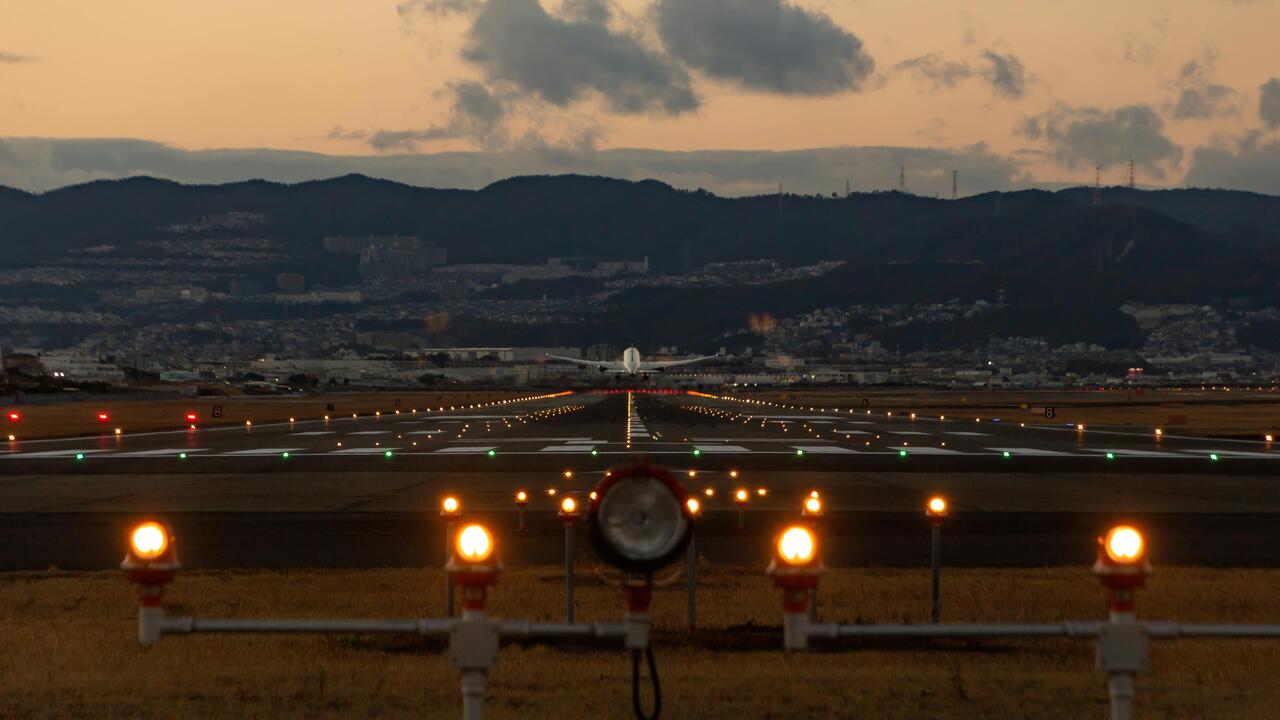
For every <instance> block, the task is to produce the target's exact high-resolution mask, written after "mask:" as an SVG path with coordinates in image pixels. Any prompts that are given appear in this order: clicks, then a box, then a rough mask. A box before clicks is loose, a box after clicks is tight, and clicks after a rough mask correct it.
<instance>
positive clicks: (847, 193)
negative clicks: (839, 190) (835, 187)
mask: <svg viewBox="0 0 1280 720" xmlns="http://www.w3.org/2000/svg"><path fill="white" fill-rule="evenodd" d="M851 195H853V188H852V187H850V184H849V178H845V179H844V196H845V197H846V198H847V197H850V196H851Z"/></svg>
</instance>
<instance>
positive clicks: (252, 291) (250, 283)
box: [230, 278, 262, 297]
mask: <svg viewBox="0 0 1280 720" xmlns="http://www.w3.org/2000/svg"><path fill="white" fill-rule="evenodd" d="M230 292H231V297H253V296H255V295H261V294H262V283H260V282H258V281H257V280H249V279H246V278H237V279H235V280H232V281H231V289H230Z"/></svg>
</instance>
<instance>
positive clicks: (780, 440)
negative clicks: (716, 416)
mask: <svg viewBox="0 0 1280 720" xmlns="http://www.w3.org/2000/svg"><path fill="white" fill-rule="evenodd" d="M693 441H694V442H721V443H725V442H749V443H793V442H795V441H794V440H791V439H788V438H753V437H747V438H735V437H696V438H693ZM813 442H819V443H831V442H835V440H814V441H813ZM671 444H672V445H682V444H683V443H671Z"/></svg>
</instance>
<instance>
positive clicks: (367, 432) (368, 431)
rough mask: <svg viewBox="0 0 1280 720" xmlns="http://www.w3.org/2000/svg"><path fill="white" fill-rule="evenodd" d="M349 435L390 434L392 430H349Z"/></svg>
mask: <svg viewBox="0 0 1280 720" xmlns="http://www.w3.org/2000/svg"><path fill="white" fill-rule="evenodd" d="M347 434H348V435H390V434H391V431H390V430H357V431H355V432H349V433H347Z"/></svg>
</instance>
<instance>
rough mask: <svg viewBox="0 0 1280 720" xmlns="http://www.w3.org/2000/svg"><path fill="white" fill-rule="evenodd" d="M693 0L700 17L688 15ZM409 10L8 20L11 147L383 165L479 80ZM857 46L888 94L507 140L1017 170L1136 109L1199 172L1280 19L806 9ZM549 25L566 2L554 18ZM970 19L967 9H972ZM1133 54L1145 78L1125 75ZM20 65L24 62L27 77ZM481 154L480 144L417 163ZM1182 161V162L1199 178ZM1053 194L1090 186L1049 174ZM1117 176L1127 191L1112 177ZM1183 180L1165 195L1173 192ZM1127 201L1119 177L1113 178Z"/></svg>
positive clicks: (541, 112) (1040, 172) (913, 4)
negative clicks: (1085, 120)
mask: <svg viewBox="0 0 1280 720" xmlns="http://www.w3.org/2000/svg"><path fill="white" fill-rule="evenodd" d="M693 1H696V0H693ZM397 4H398V0H270V1H265V2H264V1H263V0H182V1H179V2H165V1H161V0H111V2H86V1H84V0H78V1H71V0H40V2H23V1H20V0H0V54H3V55H0V58H2V57H8V58H10V60H11V61H7V62H0V137H4V136H10V137H28V136H35V137H57V138H76V137H120V138H125V137H127V138H140V139H146V140H154V141H158V142H162V143H166V144H170V145H174V146H176V147H180V148H185V149H207V148H249V147H252V148H280V149H296V150H309V151H316V152H323V153H330V154H351V155H355V154H368V153H370V152H372V150H371V149H370V147H369V146H368V144H367V143H366V142H365V141H364V140H360V139H337V138H332V137H330V131H331V130H332V129H333V128H335V126H341V127H342V128H344V129H345V130H347V131H359V132H363V133H365V134H371V133H373V132H376V131H379V130H406V129H421V128H426V127H429V126H433V125H440V124H442V123H444V122H446V121H447V119H448V112H449V106H450V99H449V97H448V94H447V92H446V89H447V87H448V84H449V83H450V82H453V81H457V80H460V79H483V77H484V76H483V73H482V72H481V70H480V68H478V67H476V66H474V65H472V64H469V63H467V62H466V61H464V60H463V59H461V58H460V56H459V52H460V49H461V48H462V46H463V44H464V35H465V33H466V30H467V28H468V27H469V23H470V19H469V18H468V17H467V16H464V15H452V16H448V17H443V18H437V17H433V16H430V15H427V14H424V13H410V14H409V15H408V16H407V17H405V16H402V14H401V13H398V12H397ZM798 4H800V5H801V6H802V7H805V8H807V9H810V10H818V11H822V12H825V13H827V14H829V15H830V17H831V18H832V19H833V20H834V21H835V22H836V23H837V24H838V25H840V26H841V27H843V28H844V29H845V30H847V31H849V32H851V33H853V34H854V35H856V36H857V37H858V38H860V39H861V40H862V42H863V43H864V47H865V50H866V51H867V52H868V53H869V54H870V55H871V57H872V58H873V59H874V60H875V62H876V65H877V75H876V76H875V78H874V81H873V82H872V83H870V84H871V85H875V86H876V87H872V88H868V89H864V90H862V91H860V92H842V93H837V94H834V95H831V96H827V97H818V98H812V97H795V96H780V95H776V94H769V93H764V92H751V91H745V90H743V89H741V88H740V87H737V86H735V85H733V84H729V83H725V82H720V81H716V80H712V79H708V78H707V77H706V76H704V75H702V74H700V73H699V72H696V71H695V72H693V78H694V88H695V89H696V91H697V93H698V94H699V95H700V96H701V99H702V105H701V107H700V108H699V109H698V110H697V111H696V112H693V113H685V114H682V115H680V116H678V117H669V116H665V115H661V114H655V113H653V112H647V113H642V114H637V115H624V114H618V113H615V112H611V111H610V110H609V109H608V108H607V107H606V106H605V105H604V104H603V103H601V102H600V101H599V100H598V99H591V98H588V99H585V100H583V101H581V102H578V103H575V104H573V105H571V106H570V107H568V108H565V109H562V108H556V107H552V106H547V105H545V104H544V105H542V106H538V105H537V104H536V103H528V104H525V105H522V106H521V107H520V110H519V112H516V113H513V114H512V115H511V120H510V123H511V129H512V135H513V136H518V135H519V134H520V133H521V132H523V131H524V130H528V129H531V128H532V129H538V130H540V131H541V132H542V133H544V134H545V135H546V136H547V137H549V138H553V139H554V138H557V137H559V136H560V135H561V134H562V131H563V129H564V128H565V127H569V126H572V127H583V126H587V125H590V126H594V127H595V128H596V129H597V131H598V133H599V135H598V140H597V142H598V144H599V146H600V147H603V148H609V147H645V148H659V149H672V150H695V149H708V148H726V149H727V148H749V149H796V148H812V147H822V146H837V145H854V146H879V145H892V146H912V147H915V146H940V147H956V148H958V147H963V146H968V145H971V144H974V143H987V144H988V145H989V146H990V147H991V148H992V149H993V150H994V151H996V152H998V153H1000V154H1007V153H1012V152H1014V151H1017V150H1019V149H1021V148H1028V147H1034V146H1035V145H1034V143H1033V142H1032V141H1030V140H1029V139H1027V138H1025V137H1021V136H1018V135H1016V134H1015V133H1014V132H1013V128H1014V126H1015V124H1017V123H1018V122H1019V120H1020V119H1021V118H1024V117H1027V116H1032V115H1037V114H1039V113H1043V112H1045V111H1046V110H1048V109H1049V108H1050V107H1052V106H1053V105H1054V104H1055V103H1065V104H1067V105H1069V106H1073V107H1079V106H1096V107H1099V108H1104V109H1106V108H1113V107H1116V106H1119V105H1125V104H1133V103H1143V104H1148V105H1150V106H1151V107H1153V108H1155V109H1156V110H1158V111H1161V113H1162V114H1163V115H1164V116H1165V121H1166V127H1165V132H1166V134H1167V135H1168V136H1169V138H1171V139H1172V140H1173V141H1174V142H1175V143H1176V144H1178V145H1179V146H1181V147H1182V148H1183V150H1185V151H1186V152H1187V153H1188V154H1189V153H1190V152H1191V151H1192V149H1193V148H1194V147H1196V146H1198V145H1201V144H1205V143H1208V142H1210V141H1212V140H1214V138H1215V137H1216V138H1217V141H1218V142H1225V141H1226V138H1231V137H1234V136H1237V135H1240V134H1241V133H1243V132H1244V131H1246V130H1249V129H1253V128H1257V127H1259V120H1258V110H1257V108H1258V87H1259V85H1261V84H1262V83H1263V82H1264V81H1266V80H1267V79H1268V78H1269V77H1272V76H1275V75H1280V51H1278V50H1276V45H1275V40H1274V35H1275V33H1276V28H1280V3H1276V2H1271V1H1270V0H1257V1H1254V2H1244V1H1238V2H1232V0H1172V1H1171V0H1141V1H1139V0H1130V1H1127V2H1115V1H1114V0H1112V1H1110V2H1067V3H1064V2H1047V1H1041V0H1016V1H1014V0H1002V1H996V0H971V1H970V2H966V3H945V2H939V1H938V0H857V1H854V0H802V1H801V2H800V3H798ZM544 6H545V7H547V8H548V9H551V10H554V9H555V8H556V7H557V6H558V0H557V2H555V3H551V2H544ZM620 7H621V10H622V12H621V14H620V15H615V18H614V21H613V26H614V27H620V28H621V27H625V28H630V29H633V30H634V31H636V32H640V33H643V34H645V36H646V37H647V38H648V41H649V42H650V43H653V44H655V45H656V43H657V40H656V39H655V38H654V37H653V36H652V35H653V31H652V27H650V24H649V23H648V21H647V18H648V17H649V12H650V10H649V2H648V0H644V1H642V2H636V1H634V0H624V1H623V2H622V3H620ZM961 7H963V9H960V8H961ZM1126 48H1130V49H1133V50H1134V51H1135V52H1136V55H1137V59H1138V60H1139V61H1138V62H1132V61H1125V59H1124V56H1125V52H1126ZM986 49H994V50H996V51H998V52H1001V53H1011V54H1013V55H1016V57H1017V58H1018V59H1019V60H1020V61H1021V62H1022V64H1023V65H1024V67H1025V68H1026V71H1027V72H1028V73H1029V75H1030V76H1031V78H1032V80H1031V82H1030V83H1029V85H1028V86H1027V91H1026V94H1025V96H1024V97H1022V98H1020V99H1016V100H1014V99H1006V98H999V97H996V96H994V95H993V92H992V90H991V88H990V87H988V86H987V85H986V84H985V83H982V82H979V81H977V80H971V81H967V82H964V83H961V84H960V85H958V86H957V87H956V88H955V89H952V90H942V91H939V92H929V91H928V88H927V86H926V85H925V84H922V83H920V82H917V81H915V80H913V79H911V78H910V77H909V76H907V75H904V74H896V75H894V74H889V73H887V72H886V71H888V70H889V69H891V68H892V66H893V65H894V64H896V63H897V62H899V61H901V60H904V59H906V58H910V57H915V56H919V55H923V54H925V53H936V54H938V55H940V56H942V57H945V58H948V59H956V60H961V61H965V62H969V63H974V62H976V60H977V56H978V54H979V53H980V52H982V51H983V50H986ZM1203 58H1211V59H1212V61H1211V66H1212V68H1213V72H1214V74H1215V78H1216V82H1219V83H1221V84H1223V85H1226V86H1229V87H1231V88H1233V89H1234V90H1235V91H1237V93H1238V95H1237V96H1236V98H1235V103H1236V105H1238V108H1239V111H1238V114H1237V115H1236V116H1233V117H1222V118H1215V119H1212V120H1184V121H1174V120H1172V119H1170V118H1169V115H1168V112H1167V106H1168V104H1169V102H1170V101H1171V98H1172V96H1173V94H1174V90H1173V89H1172V84H1171V83H1172V82H1173V81H1174V78H1175V76H1176V74H1177V72H1178V69H1179V67H1180V66H1182V65H1183V64H1184V63H1186V62H1187V61H1189V60H1193V59H1203ZM15 59H16V60H19V61H12V60H15ZM469 147H472V144H471V143H470V141H468V140H465V139H451V140H444V141H441V142H437V143H432V144H427V145H424V146H423V147H422V148H421V149H422V150H424V151H435V150H447V149H464V148H469ZM1186 163H1187V161H1186V160H1185V159H1184V160H1183V161H1182V166H1181V168H1182V169H1185V166H1186ZM1026 170H1027V172H1029V173H1031V174H1032V176H1034V177H1036V178H1041V179H1071V178H1073V179H1077V180H1078V179H1082V178H1088V179H1090V180H1091V179H1092V174H1093V173H1092V170H1091V169H1085V168H1077V169H1076V170H1075V171H1074V172H1072V171H1068V170H1067V169H1066V168H1063V167H1061V166H1059V165H1057V164H1055V163H1053V162H1051V161H1047V160H1035V161H1032V162H1029V163H1028V164H1027V165H1026ZM1116 172H1119V170H1118V169H1117V170H1116ZM1178 177H1180V173H1176V172H1175V174H1173V175H1171V176H1170V178H1169V180H1170V182H1172V181H1176V180H1177V178H1178ZM1117 180H1118V178H1117Z"/></svg>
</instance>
